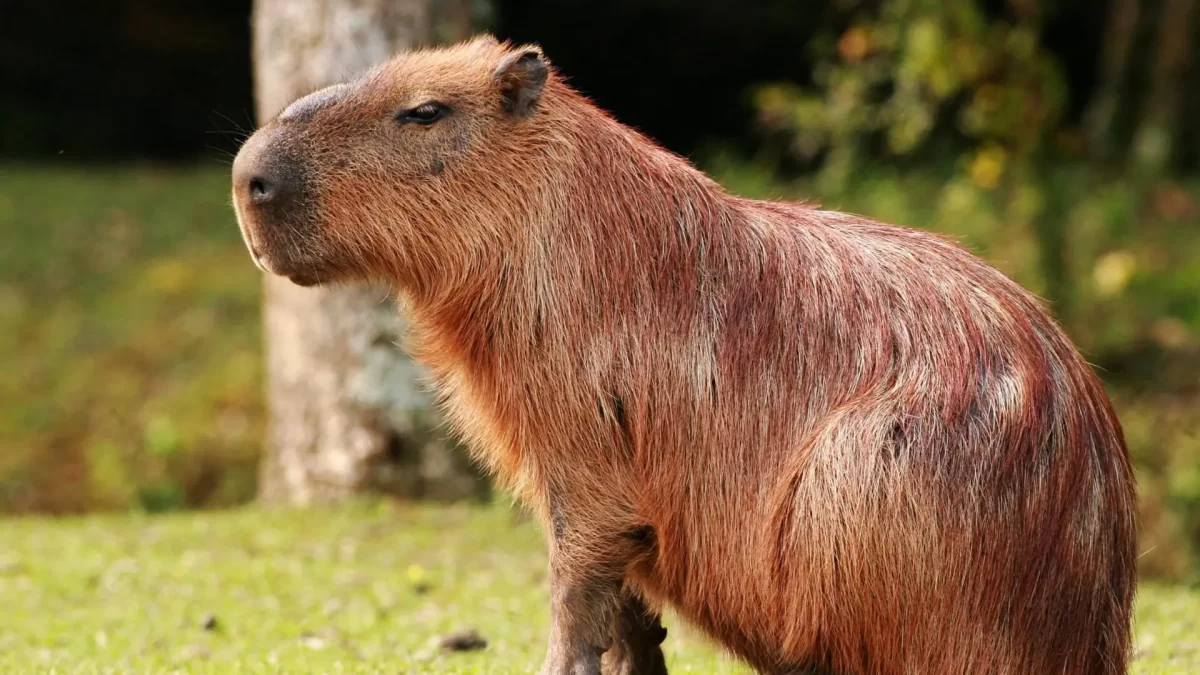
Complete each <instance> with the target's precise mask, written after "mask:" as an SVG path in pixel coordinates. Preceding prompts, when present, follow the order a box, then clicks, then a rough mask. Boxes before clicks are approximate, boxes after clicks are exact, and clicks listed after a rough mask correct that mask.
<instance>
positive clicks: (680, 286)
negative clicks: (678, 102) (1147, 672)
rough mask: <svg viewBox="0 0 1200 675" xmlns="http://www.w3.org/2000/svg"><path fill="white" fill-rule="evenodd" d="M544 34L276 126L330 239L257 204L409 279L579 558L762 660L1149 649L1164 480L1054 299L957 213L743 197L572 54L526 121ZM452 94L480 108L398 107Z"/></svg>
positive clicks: (426, 344) (1054, 663) (561, 544)
mask: <svg viewBox="0 0 1200 675" xmlns="http://www.w3.org/2000/svg"><path fill="white" fill-rule="evenodd" d="M523 49H524V48H523ZM519 51H520V50H518V49H516V48H513V47H510V46H508V45H502V44H499V43H497V42H495V41H493V40H489V39H483V40H476V41H473V42H471V43H467V44H464V45H459V46H456V47H454V48H449V49H441V50H430V51H422V52H417V53H414V54H410V55H406V56H401V57H398V58H397V59H396V60H394V61H392V62H391V63H389V64H387V65H385V66H384V67H382V68H380V69H378V70H377V71H374V72H373V73H371V74H369V75H367V76H365V77H364V78H362V79H360V80H358V81H356V82H354V83H351V84H349V85H346V88H345V89H343V90H338V93H337V96H336V97H335V100H334V102H333V103H332V104H329V103H328V102H325V103H322V105H321V108H320V110H319V111H318V112H317V113H316V114H315V116H313V117H312V119H311V120H310V121H308V122H307V124H306V125H305V126H304V127H303V129H300V127H297V128H296V129H293V130H291V131H286V129H289V128H290V127H288V126H287V125H286V124H285V123H283V122H279V123H276V124H275V126H274V127H268V129H266V130H264V132H260V134H264V133H267V134H275V135H276V136H279V135H280V134H288V133H290V134H299V135H300V136H301V137H302V138H303V142H302V143H299V142H296V143H293V145H292V146H291V147H293V148H297V147H299V148H303V149H302V150H298V151H296V153H297V154H298V155H299V156H300V158H301V159H300V161H303V162H306V163H307V166H308V167H309V168H308V172H309V174H311V175H312V176H313V178H312V180H313V181H314V182H313V185H314V186H315V187H314V188H313V189H314V196H313V201H314V202H315V204H316V206H315V209H316V215H314V216H312V218H313V219H314V220H315V221H317V222H319V223H320V227H319V228H318V229H319V230H320V234H319V235H315V236H314V237H313V238H312V239H311V240H306V241H303V242H287V241H284V242H282V243H279V242H278V241H276V242H275V243H271V238H272V237H275V238H276V239H278V238H279V237H282V236H284V235H278V234H274V235H273V234H272V233H271V232H270V231H269V226H268V225H267V224H264V223H259V222H256V221H255V220H254V216H253V215H252V214H247V213H246V208H245V207H244V205H243V204H241V203H239V214H240V215H241V216H242V221H243V226H244V227H245V228H247V230H248V234H247V237H248V241H256V242H258V244H259V245H260V246H262V247H263V248H266V249H268V250H269V251H270V253H269V260H265V261H264V264H265V265H266V266H267V267H269V268H271V269H273V270H274V271H277V272H282V273H287V274H292V275H293V276H295V277H296V278H298V279H301V280H304V281H306V282H312V281H330V280H334V281H336V280H339V279H347V278H364V277H375V278H382V279H385V280H387V281H389V282H391V283H393V284H394V285H395V286H396V287H397V288H398V289H399V291H400V293H401V296H402V298H403V300H404V304H405V305H406V308H407V312H408V316H409V318H410V320H411V324H412V327H413V335H412V349H413V351H414V354H415V355H416V356H417V357H418V358H419V360H420V361H421V362H423V363H424V364H425V365H426V366H427V367H428V368H429V369H430V371H431V372H432V375H433V380H434V382H435V383H436V387H437V390H438V391H439V392H440V393H441V395H442V397H443V399H444V401H445V405H446V407H447V409H448V411H449V413H450V415H451V417H452V419H453V421H454V423H455V425H456V427H457V428H458V429H460V430H461V432H462V433H463V435H464V436H465V437H466V438H467V439H468V440H469V441H470V446H471V447H472V448H473V449H474V451H475V452H476V453H477V455H478V457H479V458H480V459H481V460H482V461H483V462H485V463H486V465H487V466H488V467H490V468H491V470H492V471H493V472H494V473H495V474H496V476H498V477H499V479H500V480H502V481H503V482H504V483H505V484H507V485H508V486H510V487H511V488H512V489H513V490H515V492H516V494H517V495H518V496H519V497H520V499H521V500H523V501H524V502H526V503H527V504H529V505H530V506H532V507H533V508H534V509H535V510H536V511H537V512H538V513H539V514H541V516H542V518H543V520H544V521H545V522H546V524H547V527H548V528H555V527H557V526H558V525H559V523H557V522H556V520H555V519H556V518H558V517H559V515H560V514H559V513H558V511H559V510H561V511H562V512H563V514H564V515H563V516H562V517H563V518H565V520H566V522H568V523H570V527H569V528H568V529H567V531H565V532H560V533H559V536H560V537H561V539H560V538H556V537H552V538H551V539H552V541H551V547H552V552H553V553H554V554H555V555H557V556H558V557H559V558H560V559H565V560H566V561H567V562H566V563H564V564H562V565H561V568H562V569H563V570H566V571H565V572H564V574H566V575H567V576H570V574H571V570H574V569H580V570H583V569H587V568H588V567H589V566H591V567H595V566H596V564H597V563H598V562H599V564H601V565H603V564H605V563H606V561H607V563H609V564H611V565H612V566H615V567H616V568H617V569H616V570H615V571H616V573H617V574H619V575H620V576H623V577H625V579H626V582H627V583H628V584H629V585H630V586H631V587H632V588H634V589H636V591H637V592H638V593H640V594H642V595H643V596H644V597H645V598H646V599H647V600H648V601H649V602H650V603H651V604H652V605H654V606H660V605H662V604H667V605H670V606H673V607H674V608H676V609H677V610H678V612H679V613H680V614H681V615H682V616H684V617H686V618H687V619H688V620H690V621H691V622H692V623H694V624H696V625H697V626H699V627H701V628H702V629H703V630H705V631H707V632H708V633H709V634H710V635H712V636H713V637H714V638H716V639H717V640H718V641H719V642H720V643H721V644H723V645H724V646H726V647H727V648H728V649H730V650H731V651H733V652H734V653H736V654H738V655H740V656H741V657H743V658H745V659H746V660H747V661H748V662H750V663H751V664H753V665H754V666H755V667H756V668H758V669H760V670H762V671H764V672H772V673H775V672H779V673H783V672H807V670H811V671H812V672H831V673H842V674H864V675H865V674H868V673H870V674H876V673H878V674H881V675H883V674H896V675H900V674H911V673H916V674H937V673H944V674H960V673H1011V674H1026V673H1039V674H1040V673H1053V674H1060V675H1075V674H1080V675H1082V674H1090V675H1100V674H1115V673H1123V672H1125V668H1126V660H1127V658H1128V654H1129V648H1130V646H1129V640H1130V637H1129V633H1130V612H1131V603H1132V599H1133V593H1134V563H1135V560H1134V558H1135V549H1134V546H1135V530H1136V528H1135V517H1134V500H1135V495H1134V482H1133V477H1132V473H1131V470H1130V465H1129V461H1128V458H1127V453H1126V450H1125V446H1124V441H1123V438H1122V433H1121V430H1120V427H1119V424H1118V422H1117V419H1116V417H1115V416H1114V414H1113V411H1112V409H1111V407H1110V404H1109V402H1108V399H1107V398H1106V396H1105V394H1104V392H1103V390H1102V389H1101V386H1100V384H1099V382H1098V381H1097V380H1096V378H1095V377H1094V376H1093V374H1092V372H1091V369H1090V368H1089V366H1088V365H1087V364H1086V363H1085V362H1084V361H1083V359H1082V358H1080V356H1079V355H1078V353H1077V352H1076V351H1075V349H1074V348H1073V347H1072V346H1071V344H1070V343H1069V342H1068V340H1067V338H1066V337H1064V335H1063V333H1062V332H1061V330H1060V329H1059V328H1058V327H1057V326H1056V325H1055V324H1054V322H1053V321H1052V320H1051V319H1050V318H1049V317H1048V316H1047V314H1046V312H1045V311H1044V309H1043V308H1042V307H1041V306H1040V305H1039V303H1038V302H1037V301H1036V300H1035V299H1034V298H1033V297H1031V296H1030V294H1028V293H1027V292H1025V291H1024V290H1022V289H1021V288H1020V287H1018V286H1017V285H1016V284H1015V283H1013V282H1012V281H1010V280H1009V279H1007V278H1006V277H1004V276H1003V275H1002V274H1001V273H999V272H997V271H996V270H994V269H993V268H992V267H990V266H988V265H987V264H985V263H984V262H982V261H980V260H979V259H977V258H975V257H973V256H972V255H970V254H969V253H967V252H966V251H964V250H963V249H961V248H959V247H958V246H956V245H954V244H952V243H949V242H947V241H945V240H943V239H941V238H939V237H937V236H934V235H931V234H927V233H924V232H919V231H915V230H909V229H904V228H899V227H894V226H890V225H884V224H880V223H876V222H872V221H869V220H867V219H864V218H860V217H856V216H851V215H845V214H841V213H836V212H832V211H823V210H819V209H816V208H812V207H810V206H806V205H803V204H795V203H779V202H765V201H754V200H749V199H742V198H739V197H736V196H733V195H730V194H728V193H726V192H725V191H724V190H723V189H721V187H720V186H718V185H717V184H716V183H714V182H713V181H711V180H710V179H708V178H707V177H705V176H704V175H703V174H702V173H700V172H699V171H697V170H696V169H694V168H693V167H692V166H690V165H689V164H688V163H687V162H686V161H685V160H684V159H682V158H680V157H678V156H676V155H673V154H671V153H669V152H667V151H665V150H663V149H661V148H659V147H658V146H656V145H655V144H654V143H652V142H651V141H650V140H648V139H646V138H645V137H643V136H641V135H639V134H638V133H636V132H635V131H632V130H630V129H629V128H627V127H624V126H622V125H621V124H619V123H617V122H616V121H614V120H613V119H612V118H611V117H609V116H608V115H607V114H605V113H604V112H602V111H600V110H599V109H597V108H596V107H595V106H593V105H592V104H591V103H590V102H589V101H587V100H586V99H585V98H584V97H583V96H581V95H579V94H578V93H576V92H575V91H573V90H572V89H570V88H569V87H568V86H567V85H566V84H565V83H564V82H563V81H562V79H561V78H560V77H559V76H558V75H557V74H555V73H553V72H551V74H550V77H549V79H548V81H547V82H546V84H545V88H544V90H543V91H542V92H541V96H540V98H539V99H538V101H537V105H536V109H535V110H534V111H533V112H532V114H531V115H530V116H529V117H528V118H527V119H520V120H511V119H508V118H506V117H505V115H504V112H503V111H502V110H501V109H500V106H499V105H498V104H497V103H496V100H495V86H496V85H495V82H494V77H493V75H494V73H495V72H496V68H497V64H500V63H501V62H502V61H503V60H504V59H506V58H509V57H511V56H512V55H513V54H515V53H518V52H519ZM429 97H432V98H438V99H441V100H446V101H448V102H450V103H452V104H453V105H454V106H455V113H454V115H455V116H456V117H457V118H458V120H457V121H455V122H453V123H450V124H448V125H447V126H446V128H445V129H443V130H441V131H438V130H436V128H433V127H431V128H429V129H420V130H417V129H413V130H409V131H390V130H388V131H380V130H379V129H382V128H383V127H378V128H377V127H376V126H373V125H374V124H375V122H372V121H371V120H374V119H375V118H376V117H380V118H383V117H387V116H389V115H390V111H391V110H393V109H395V108H398V107H403V106H404V105H415V104H417V103H420V99H422V98H429ZM681 114H685V111H681ZM286 117H287V115H285V118H286ZM451 119H453V118H451ZM285 122H286V120H285ZM447 122H450V120H447ZM439 124H442V123H439ZM455 125H457V126H455ZM401 133H404V134H411V136H400V135H399V134H401ZM417 134H425V135H423V136H418V135H417ZM436 134H442V135H441V136H438V135H436ZM381 135H382V136H381ZM381 139H383V140H381ZM397 139H398V140H397ZM383 141H387V143H399V145H387V144H385V143H384V142H383ZM277 142H282V141H277ZM254 143H255V141H251V145H252V144H254ZM265 143H266V141H262V142H261V143H260V145H262V144H265ZM264 147H265V145H264ZM396 148H400V149H396ZM253 151H254V152H265V150H262V149H261V148H259V147H257V146H255V148H254V149H253ZM243 152H244V153H248V152H251V150H244V151H243ZM429 167H433V168H432V169H429ZM235 199H237V197H236V195H235ZM552 502H553V503H552ZM639 531H640V532H650V533H652V535H653V539H652V546H650V547H649V548H646V549H638V548H637V546H636V545H635V544H631V543H630V540H629V538H628V537H622V536H616V535H620V534H622V533H628V532H639Z"/></svg>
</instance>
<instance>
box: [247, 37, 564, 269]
mask: <svg viewBox="0 0 1200 675" xmlns="http://www.w3.org/2000/svg"><path fill="white" fill-rule="evenodd" d="M551 76H552V73H551V72H550V68H549V66H548V64H547V63H546V61H545V59H544V58H543V56H542V53H541V51H540V50H539V49H538V48H537V47H532V46H521V47H515V46H511V45H507V44H501V43H499V42H497V41H496V40H494V39H491V38H480V39H476V40H473V41H471V42H467V43H463V44H461V45H458V46H455V47H452V48H445V49H433V50H425V51H416V52H412V53H409V54H405V55H401V56H398V57H396V58H394V59H393V60H391V61H389V62H387V63H384V64H382V65H380V66H379V67H377V68H375V69H374V70H372V71H370V72H368V73H366V74H364V75H362V76H361V77H359V78H357V79H355V80H353V81H351V82H347V83H344V84H338V85H334V86H332V87H328V88H326V89H322V90H320V91H317V92H315V93H313V94H310V95H308V96H306V97H304V98H302V99H300V100H298V101H296V102H295V103H293V104H291V105H290V106H288V107H287V108H286V109H285V110H284V111H283V112H282V113H280V114H279V116H278V117H276V118H275V119H273V120H271V121H270V122H269V123H267V124H266V125H264V126H263V127H262V128H261V129H259V130H258V131H257V132H256V133H255V134H254V135H253V136H251V137H250V139H249V140H248V141H247V142H246V144H245V145H244V146H242V149H241V151H240V152H239V153H238V155H237V159H236V160H234V163H233V201H234V207H235V208H236V210H237V216H238V221H239V224H240V225H241V228H242V234H243V236H244V238H245V240H246V245H247V246H248V247H249V249H250V252H251V255H252V256H253V257H254V259H255V262H256V263H257V264H258V265H259V267H261V268H262V269H264V270H265V271H268V272H272V273H275V274H279V275H284V276H287V277H289V278H291V279H292V281H294V282H296V283H298V284H302V285H313V284H318V283H326V282H331V281H339V280H346V279H356V278H367V277H380V278H388V279H396V278H397V277H399V278H401V279H402V278H404V275H405V274H407V273H408V271H407V270H406V269H405V268H406V267H409V266H412V265H413V264H414V263H416V262H425V263H429V262H431V260H430V259H431V258H436V257H441V256H454V255H456V254H457V255H468V253H467V252H466V250H465V249H469V248H471V247H473V246H474V247H478V246H484V245H486V244H485V243H484V242H485V240H486V239H487V236H486V235H488V234H489V231H491V230H495V226H494V224H492V223H490V222H488V221H489V220H490V218H489V217H488V216H487V215H485V214H486V213H488V212H489V211H490V212H494V211H496V210H504V209H510V208H512V205H513V204H514V203H519V202H521V201H522V200H521V198H520V193H521V192H522V191H523V190H526V189H528V187H529V186H528V185H526V184H527V183H528V182H529V174H530V172H529V170H528V167H525V166H523V164H522V161H523V160H522V159H521V157H519V155H520V154H521V152H520V149H521V148H526V149H527V148H529V147H530V145H531V144H533V145H537V141H536V140H535V139H536V138H537V137H538V135H539V134H538V133H537V131H536V129H535V128H536V126H537V124H538V118H539V117H542V116H544V115H542V114H541V111H540V108H541V107H542V104H543V101H542V99H543V98H544V97H543V93H544V92H546V93H548V88H547V86H546V84H547V80H548V79H550V78H551ZM526 154H527V153H526ZM491 234H495V233H494V232H492V233H491ZM433 242H436V245H433Z"/></svg>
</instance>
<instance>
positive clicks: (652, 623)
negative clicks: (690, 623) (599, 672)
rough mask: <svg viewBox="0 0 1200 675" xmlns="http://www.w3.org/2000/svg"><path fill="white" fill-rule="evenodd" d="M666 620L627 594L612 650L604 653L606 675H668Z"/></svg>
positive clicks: (637, 598)
mask: <svg viewBox="0 0 1200 675" xmlns="http://www.w3.org/2000/svg"><path fill="white" fill-rule="evenodd" d="M666 637H667V629H666V628H663V625H662V618H661V617H660V616H659V614H658V613H657V612H654V611H652V610H651V609H650V608H648V607H646V604H645V603H644V602H642V599H641V598H639V597H637V596H636V595H633V594H628V593H627V594H626V595H625V599H624V602H623V603H622V605H621V611H620V613H619V614H618V615H617V623H616V628H615V631H614V633H613V644H612V648H611V649H609V650H608V651H607V652H605V653H604V675H666V673H667V664H666V662H665V661H664V660H663V653H662V647H660V645H661V644H662V641H663V639H665V638H666Z"/></svg>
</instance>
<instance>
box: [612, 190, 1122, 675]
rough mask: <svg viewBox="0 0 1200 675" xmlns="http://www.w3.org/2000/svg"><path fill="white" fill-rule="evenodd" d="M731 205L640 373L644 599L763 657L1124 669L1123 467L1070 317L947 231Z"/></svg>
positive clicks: (901, 667)
mask: <svg viewBox="0 0 1200 675" xmlns="http://www.w3.org/2000/svg"><path fill="white" fill-rule="evenodd" d="M734 205H735V207H736V208H735V209H734V210H733V211H732V214H733V215H725V216H721V217H722V218H731V219H733V220H734V221H736V220H738V219H744V220H742V222H740V223H736V224H735V223H726V224H724V225H723V226H722V227H724V228H730V229H741V230H744V231H749V232H754V233H755V238H756V239H757V240H758V241H756V242H755V245H754V246H752V247H748V248H744V249H741V250H740V251H739V252H738V253H737V254H731V251H733V250H737V247H736V245H734V244H731V243H730V242H728V241H720V239H721V238H724V237H726V236H728V235H715V236H716V237H717V239H715V240H712V241H709V242H706V245H703V246H698V247H697V251H696V252H692V255H693V256H694V257H695V258H696V260H697V263H696V266H695V269H696V270H697V272H696V276H695V277H694V278H693V277H692V276H691V275H690V274H686V273H685V274H684V275H683V276H682V277H680V278H679V280H677V281H676V283H682V284H684V285H687V284H690V283H695V284H705V285H708V288H707V289H706V292H705V293H702V294H699V296H698V297H699V298H710V297H719V298H722V301H721V302H718V303H711V302H706V301H697V302H695V303H694V304H691V303H689V304H690V307H689V309H688V310H687V311H678V310H677V311H676V312H673V313H671V314H667V315H663V314H658V315H656V316H655V318H654V326H655V328H656V330H655V331H654V334H656V335H657V336H658V337H657V338H648V339H650V340H657V341H659V342H660V343H661V344H659V345H657V348H651V350H650V351H651V353H653V354H655V355H656V356H657V359H659V360H657V361H651V362H650V363H648V364H646V371H648V372H640V373H634V374H633V375H632V377H631V381H630V383H629V385H630V386H631V387H632V388H633V390H634V391H636V393H635V394H634V395H633V397H632V399H631V401H629V402H627V403H626V405H627V406H630V412H628V413H627V414H630V415H632V416H633V417H634V418H635V419H647V420H653V421H648V422H647V423H646V424H645V425H640V426H635V427H634V429H635V433H636V436H635V437H634V439H633V444H634V446H635V447H644V448H647V451H646V452H645V454H644V455H643V456H644V457H645V461H646V462H647V464H646V466H645V467H643V470H644V471H645V475H647V476H648V479H647V480H648V481H650V486H649V487H648V488H647V489H646V490H645V493H646V494H647V495H648V500H649V502H650V503H648V504H646V506H645V508H646V509H647V510H649V511H650V512H654V513H657V514H661V517H662V521H661V522H660V523H659V524H658V525H657V526H656V528H655V531H656V533H657V543H658V550H657V557H656V558H655V561H654V563H653V564H651V565H646V566H644V567H643V568H639V569H638V570H637V573H638V574H639V579H640V580H641V582H642V583H644V584H645V586H646V587H647V589H648V590H649V591H650V593H651V595H653V596H654V597H658V598H662V599H664V600H668V601H671V602H674V603H675V604H677V606H678V607H679V608H680V610H681V611H682V612H683V613H684V614H685V615H686V616H688V617H689V618H691V619H692V620H694V621H696V622H698V623H700V624H702V625H704V626H706V627H707V628H708V629H709V630H710V631H711V632H712V633H713V634H714V635H716V636H718V637H719V639H721V640H722V641H723V642H724V643H725V644H727V645H730V646H732V647H733V648H734V649H735V651H737V652H739V653H740V654H742V655H743V656H745V657H746V658H747V659H748V660H749V661H750V662H752V663H754V664H755V665H757V666H758V667H760V668H761V669H763V670H764V671H767V672H798V673H804V672H818V673H826V672H828V673H863V674H866V673H895V674H897V675H899V674H902V673H917V674H926V673H931V674H932V673H945V674H953V673H964V674H966V673H1011V674H1019V673H1055V674H1068V673H1069V674H1076V673H1077V674H1084V673H1088V674H1097V675H1098V674H1102V673H1103V674H1108V673H1123V672H1124V671H1125V663H1126V659H1127V653H1128V650H1129V622H1130V610H1131V603H1132V598H1133V590H1134V585H1133V579H1134V564H1135V560H1134V559H1135V549H1134V542H1135V523H1134V517H1133V515H1132V514H1133V513H1134V499H1135V497H1134V492H1133V478H1132V475H1131V471H1130V467H1129V464H1128V461H1127V458H1126V452H1125V448H1124V444H1123V441H1122V436H1121V432H1120V429H1119V426H1118V423H1117V421H1116V419H1115V417H1114V415H1113V413H1112V410H1111V408H1110V406H1109V403H1108V400H1107V398H1106V396H1105V394H1104V393H1103V391H1102V389H1101V387H1100V385H1099V383H1098V382H1097V380H1096V379H1095V378H1094V377H1093V375H1092V373H1091V370H1090V368H1089V367H1088V365H1087V364H1086V363H1085V362H1084V361H1083V360H1082V359H1081V358H1080V357H1079V356H1078V354H1077V353H1076V351H1075V350H1074V349H1073V348H1072V347H1071V345H1070V344H1069V343H1068V341H1067V340H1066V338H1065V337H1064V336H1063V334H1062V333H1061V331H1060V330H1059V329H1058V327H1057V326H1055V325H1054V323H1053V322H1052V321H1051V320H1050V319H1049V318H1048V317H1047V316H1046V313H1045V312H1044V311H1043V310H1042V308H1041V307H1040V306H1039V305H1038V303H1037V302H1036V301H1035V300H1034V299H1033V298H1031V297H1030V296H1029V295H1028V294H1027V293H1026V292H1024V291H1023V290H1022V289H1020V288H1019V287H1017V286H1016V285H1015V284H1013V283H1012V282H1011V281H1009V280H1008V279H1006V278H1005V277H1004V276H1003V275H1001V274H1000V273H998V272H996V271H995V270H994V269H992V268H990V267H988V266H987V265H985V264H984V263H982V262H981V261H979V260H978V259H976V258H974V257H972V256H970V255H968V254H967V253H965V252H964V251H963V250H962V249H960V248H958V247H956V246H954V245H951V244H949V243H946V242H944V241H942V240H941V239H939V238H936V237H934V236H931V235H928V234H924V233H920V232H916V231H911V230H905V229H900V228H895V227H891V226H886V225H880V224H875V223H872V222H868V221H865V220H863V219H860V218H856V217H852V216H846V215H842V214H837V213H832V212H826V211H818V210H810V209H808V208H805V207H802V206H786V205H778V204H762V203H758V202H750V201H735V202H734ZM714 217H716V216H714ZM689 267H690V266H688V265H686V264H684V263H682V261H680V267H678V268H675V267H672V269H680V270H682V269H688V268H689ZM649 333H650V331H648V334H649ZM681 334H682V335H691V336H695V337H694V339H696V340H697V341H699V342H700V344H703V345H706V346H708V347H709V349H711V351H710V352H709V353H706V354H705V353H701V352H699V351H695V352H691V353H679V352H678V351H677V350H674V349H672V345H673V344H676V340H677V338H675V337H674V336H676V335H681ZM689 371H690V372H689ZM681 382H683V383H687V384H688V385H691V387H683V388H681V387H680V383H681ZM668 393H670V394H671V395H669V396H664V394H668ZM634 401H636V403H634ZM666 402H670V403H666ZM668 406H670V407H668ZM681 429H682V430H681ZM650 449H654V450H650ZM663 456H666V457H672V458H675V460H676V461H663V459H662V457H663ZM668 514H669V515H668Z"/></svg>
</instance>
